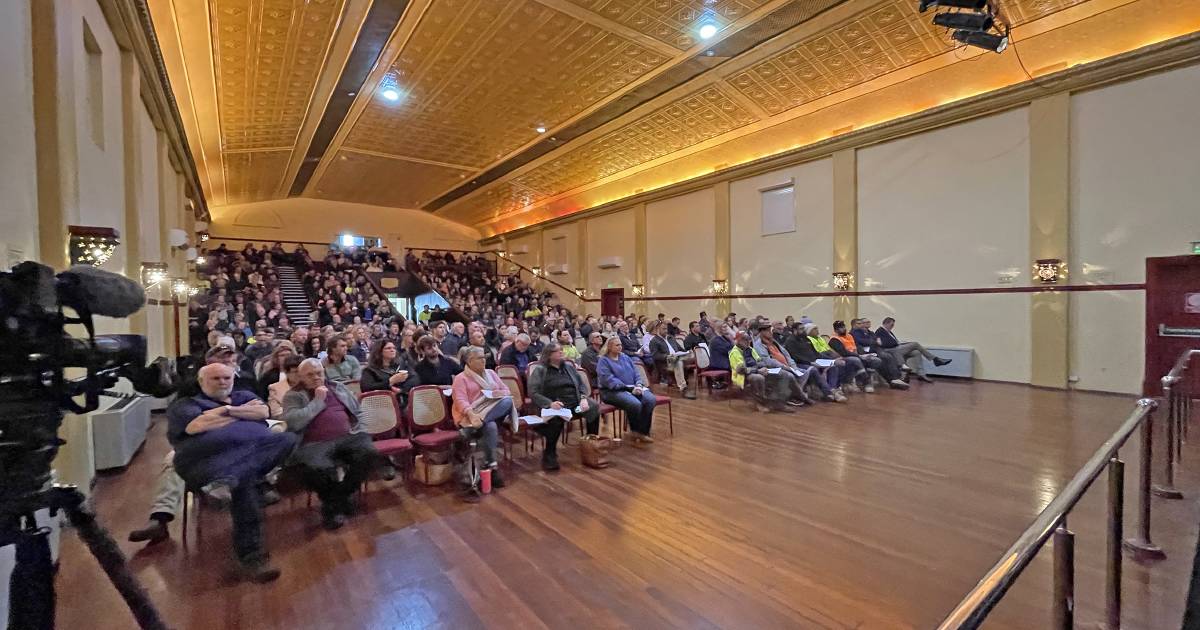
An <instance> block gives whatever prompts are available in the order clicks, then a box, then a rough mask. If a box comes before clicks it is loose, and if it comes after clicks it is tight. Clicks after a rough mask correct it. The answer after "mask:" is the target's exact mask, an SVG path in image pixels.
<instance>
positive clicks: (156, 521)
mask: <svg viewBox="0 0 1200 630" xmlns="http://www.w3.org/2000/svg"><path fill="white" fill-rule="evenodd" d="M164 516H166V515H159V514H152V515H150V522H149V523H148V524H147V525H146V526H145V527H143V528H141V529H135V530H133V531H132V532H129V542H143V541H145V542H146V543H148V544H151V545H153V544H154V543H159V542H162V541H164V540H166V539H168V538H170V537H171V532H170V530H168V529H167V523H169V522H170V520H171V519H170V518H164Z"/></svg>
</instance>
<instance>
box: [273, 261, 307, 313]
mask: <svg viewBox="0 0 1200 630" xmlns="http://www.w3.org/2000/svg"><path fill="white" fill-rule="evenodd" d="M275 272H276V273H277V274H278V275H279V292H280V293H282V294H283V307H284V309H286V310H287V314H288V319H290V320H292V322H294V323H296V324H302V323H304V324H307V323H311V322H310V321H309V320H310V319H311V318H312V311H313V305H312V303H311V302H309V299H308V294H307V293H305V291H304V285H303V284H302V283H301V282H300V272H299V271H298V270H297V269H296V267H295V266H293V265H279V266H278V267H276V268H275Z"/></svg>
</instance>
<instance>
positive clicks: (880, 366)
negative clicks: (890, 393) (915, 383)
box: [829, 318, 908, 394]
mask: <svg viewBox="0 0 1200 630" xmlns="http://www.w3.org/2000/svg"><path fill="white" fill-rule="evenodd" d="M857 322H858V319H857V318H856V319H852V320H850V325H851V326H854V325H855V324H857ZM833 332H834V335H833V336H832V337H830V338H829V347H830V348H832V349H833V351H834V352H837V353H838V354H839V355H841V356H843V357H846V358H847V359H849V358H851V357H857V358H858V359H859V360H861V361H862V363H863V367H864V368H866V370H867V378H866V385H864V386H863V391H865V392H866V393H868V394H871V393H874V392H875V386H874V385H873V384H872V381H873V380H874V378H873V374H879V375H880V376H881V377H883V379H884V380H885V381H887V383H888V386H889V387H891V388H892V389H908V383H905V382H904V380H903V379H902V377H903V374H902V373H901V372H900V369H899V368H898V367H897V364H896V360H895V358H894V357H892V356H890V355H887V356H880V355H879V354H877V353H874V352H863V350H862V348H859V347H858V342H857V341H855V340H854V335H852V334H851V333H850V331H849V330H848V329H847V328H846V323H845V322H842V321H840V320H839V321H836V322H833Z"/></svg>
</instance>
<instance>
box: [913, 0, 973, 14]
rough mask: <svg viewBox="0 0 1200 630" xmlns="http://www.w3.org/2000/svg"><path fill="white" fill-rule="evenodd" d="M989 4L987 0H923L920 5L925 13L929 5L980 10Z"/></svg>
mask: <svg viewBox="0 0 1200 630" xmlns="http://www.w3.org/2000/svg"><path fill="white" fill-rule="evenodd" d="M986 6H987V0H921V5H920V7H918V8H919V9H920V10H921V13H924V12H925V10H926V9H928V8H929V7H951V8H955V9H973V10H975V11H980V10H982V9H983V8H984V7H986Z"/></svg>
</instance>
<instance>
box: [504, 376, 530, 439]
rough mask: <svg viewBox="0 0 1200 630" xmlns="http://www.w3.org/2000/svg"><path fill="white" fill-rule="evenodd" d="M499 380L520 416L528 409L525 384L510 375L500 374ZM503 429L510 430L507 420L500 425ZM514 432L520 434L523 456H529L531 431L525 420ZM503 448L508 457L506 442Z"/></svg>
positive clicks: (528, 403)
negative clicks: (510, 396) (509, 394)
mask: <svg viewBox="0 0 1200 630" xmlns="http://www.w3.org/2000/svg"><path fill="white" fill-rule="evenodd" d="M510 367H511V366H510ZM500 380H501V381H503V382H504V386H505V387H507V388H508V391H509V393H511V394H512V399H513V404H515V405H516V406H517V417H518V418H519V417H520V416H522V415H524V414H525V412H526V411H529V410H530V408H529V407H530V402H529V399H528V398H525V385H523V384H522V383H521V379H520V378H518V377H515V376H511V375H500ZM520 401H524V404H522V402H520ZM504 429H509V431H510V432H512V430H511V428H510V427H509V426H508V423H507V422H505V423H504V424H503V425H502V429H501V430H504ZM516 434H520V435H521V438H522V441H523V442H524V444H525V456H526V457H529V453H530V450H531V443H532V442H533V433H532V432H531V431H530V430H529V427H528V426H527V425H526V424H525V422H524V421H522V422H520V426H519V427H518V428H517V430H516V432H515V433H514V435H516ZM504 448H505V451H504V454H505V457H508V444H507V443H505V447H504Z"/></svg>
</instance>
